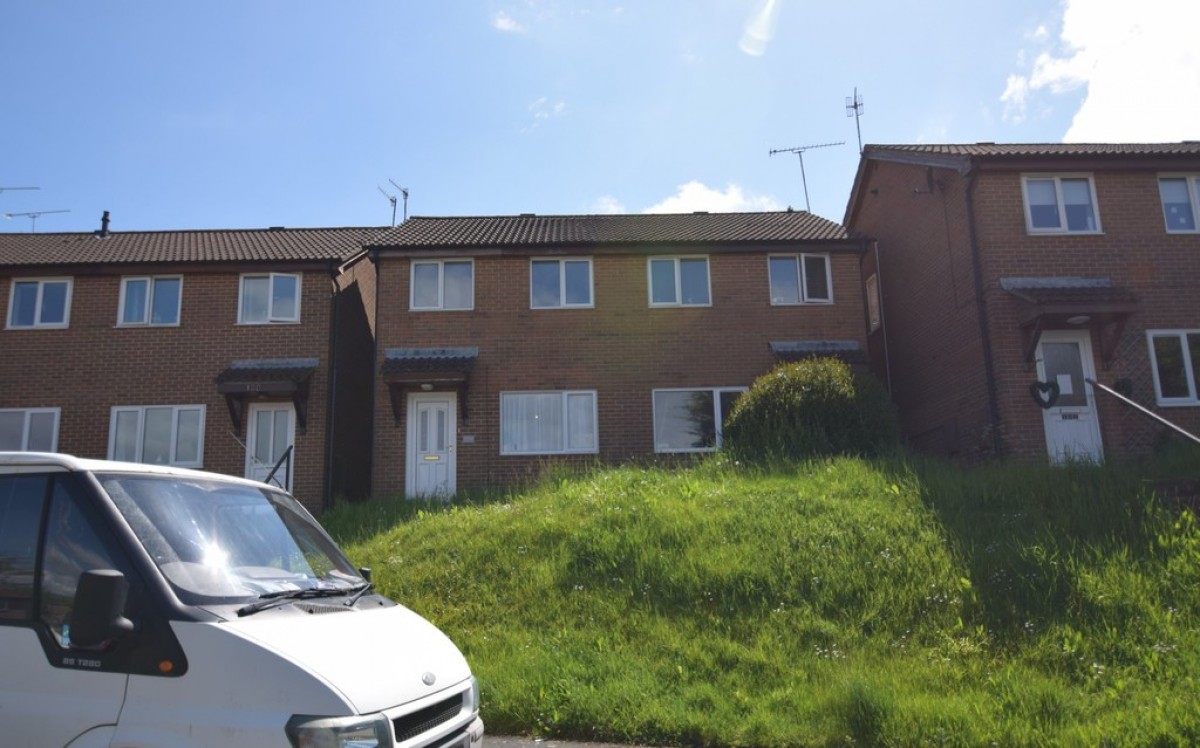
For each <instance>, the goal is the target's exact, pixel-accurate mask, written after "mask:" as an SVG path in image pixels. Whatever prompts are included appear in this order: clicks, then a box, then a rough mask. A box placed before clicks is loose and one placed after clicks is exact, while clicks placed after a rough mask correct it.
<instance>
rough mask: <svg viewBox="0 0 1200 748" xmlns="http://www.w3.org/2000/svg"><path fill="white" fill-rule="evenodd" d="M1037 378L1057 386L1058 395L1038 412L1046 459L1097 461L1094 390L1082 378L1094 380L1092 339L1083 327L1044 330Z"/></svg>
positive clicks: (1100, 447) (1100, 456)
mask: <svg viewBox="0 0 1200 748" xmlns="http://www.w3.org/2000/svg"><path fill="white" fill-rule="evenodd" d="M1037 371H1038V379H1039V380H1040V381H1042V382H1045V383H1047V384H1055V385H1057V386H1058V397H1057V399H1055V400H1054V402H1053V403H1052V404H1051V405H1050V407H1049V408H1046V409H1045V410H1044V411H1043V412H1042V422H1043V424H1044V425H1045V429H1046V450H1047V452H1049V455H1050V462H1051V463H1054V464H1062V463H1064V462H1068V461H1072V460H1086V461H1088V462H1100V461H1101V460H1103V459H1104V447H1103V445H1102V443H1101V441H1100V419H1099V418H1098V415H1097V412H1096V393H1095V390H1094V389H1092V386H1091V385H1089V384H1087V383H1086V382H1085V381H1083V380H1084V379H1085V378H1087V379H1092V380H1095V378H1096V366H1095V363H1094V362H1093V360H1092V341H1091V336H1090V334H1089V332H1088V331H1087V330H1047V331H1046V332H1043V333H1042V338H1041V340H1040V341H1039V342H1038V348H1037Z"/></svg>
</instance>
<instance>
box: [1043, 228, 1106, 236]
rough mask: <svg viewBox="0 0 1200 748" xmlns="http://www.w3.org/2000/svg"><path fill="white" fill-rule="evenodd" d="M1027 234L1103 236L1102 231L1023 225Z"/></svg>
mask: <svg viewBox="0 0 1200 748" xmlns="http://www.w3.org/2000/svg"><path fill="white" fill-rule="evenodd" d="M1025 234H1026V235H1027V236H1104V232H1103V231H1066V230H1062V229H1032V228H1029V227H1028V226H1026V227H1025Z"/></svg>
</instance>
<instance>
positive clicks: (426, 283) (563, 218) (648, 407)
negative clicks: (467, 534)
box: [368, 211, 866, 496]
mask: <svg viewBox="0 0 1200 748" xmlns="http://www.w3.org/2000/svg"><path fill="white" fill-rule="evenodd" d="M864 246H865V245H864V243H863V242H860V241H857V240H854V239H851V238H850V237H849V236H848V234H847V232H846V230H845V229H844V228H843V227H842V226H839V225H838V224H836V223H834V222H832V221H828V220H825V219H823V218H819V217H817V216H814V215H811V214H809V213H805V212H792V211H786V212H773V213H725V214H709V213H693V214H683V215H603V216H596V215H591V216H568V215H557V216H556V215H549V216H537V215H518V216H499V217H449V218H421V217H415V218H410V219H409V220H408V221H406V222H405V223H404V224H402V225H400V226H398V227H396V228H395V229H393V230H392V231H389V232H387V233H385V234H382V235H380V236H379V237H377V238H376V239H375V240H374V241H373V242H371V244H370V246H369V247H368V251H369V253H370V255H371V257H372V260H373V261H374V264H375V268H376V272H377V280H378V289H379V293H378V296H377V299H378V304H379V306H378V310H377V313H376V315H375V319H376V328H375V329H376V333H377V334H376V349H375V356H376V367H375V377H376V379H375V386H376V391H375V398H374V403H375V405H374V419H375V427H374V459H373V476H372V485H373V491H374V493H375V495H377V496H386V495H400V494H407V495H410V496H411V495H425V494H438V493H453V492H454V491H455V490H457V489H460V488H471V487H485V486H496V485H504V484H508V483H512V482H514V481H518V480H521V479H524V478H526V477H528V476H532V475H535V474H537V473H538V471H540V470H542V469H543V468H544V467H545V466H546V465H547V464H549V463H559V462H567V463H571V464H586V463H593V462H616V461H624V460H630V459H676V458H678V457H679V456H680V455H690V454H696V453H704V452H710V451H712V450H714V449H716V448H717V447H718V446H719V445H720V443H721V424H722V422H723V420H724V417H725V416H726V415H727V414H728V412H729V409H730V407H732V404H733V402H734V400H735V399H736V398H737V396H738V395H739V394H740V393H741V392H744V391H745V390H746V389H747V388H748V387H749V386H750V385H751V384H752V383H753V381H754V380H755V378H757V377H758V376H760V375H762V374H765V373H766V372H767V371H769V370H770V369H771V368H772V366H774V365H775V364H776V363H778V362H780V361H786V360H792V359H795V358H798V357H803V356H807V355H814V354H833V355H841V356H843V357H846V358H848V359H850V360H851V361H857V362H865V360H866V326H865V312H864V302H863V293H862V284H861V282H860V279H859V268H860V260H861V256H862V252H863V249H864Z"/></svg>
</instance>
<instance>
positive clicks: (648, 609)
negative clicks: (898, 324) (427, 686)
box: [323, 452, 1200, 746]
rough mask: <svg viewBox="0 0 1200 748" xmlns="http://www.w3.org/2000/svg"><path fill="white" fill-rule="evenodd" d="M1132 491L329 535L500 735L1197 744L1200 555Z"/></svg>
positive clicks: (1117, 478)
mask: <svg viewBox="0 0 1200 748" xmlns="http://www.w3.org/2000/svg"><path fill="white" fill-rule="evenodd" d="M1195 458H1196V453H1194V452H1192V453H1190V454H1189V456H1188V458H1187V459H1188V460H1195ZM1198 464H1200V462H1192V465H1198ZM1145 474H1146V472H1145V471H1144V470H1142V469H1141V468H1138V469H1132V468H1131V467H1130V466H1128V465H1126V466H1119V465H1111V466H1107V467H1090V466H1079V467H1069V468H1058V469H1051V468H1044V469H1039V468H1029V467H1023V468H1005V467H994V468H988V469H984V470H980V471H975V472H962V471H959V470H958V469H954V468H948V467H945V466H938V465H930V464H925V463H915V462H911V461H899V460H896V461H887V460H879V461H864V460H858V459H831V460H828V461H818V462H809V463H805V464H802V465H799V466H797V467H791V468H784V469H748V468H745V467H739V466H736V465H734V464H731V463H729V462H728V461H724V460H722V459H719V458H718V459H713V460H710V461H707V462H703V463H699V464H697V465H695V466H693V467H690V468H686V469H666V468H663V469H657V468H632V467H630V468H619V469H603V470H597V471H595V472H592V473H589V474H587V475H582V476H577V477H561V478H552V479H546V480H545V481H543V482H542V483H541V484H540V485H538V486H536V487H533V488H531V489H529V490H527V491H523V492H517V493H512V494H510V495H506V496H503V497H491V498H488V499H476V500H474V501H467V502H456V503H454V504H451V505H449V506H442V505H434V506H431V505H417V504H414V503H412V502H407V503H406V502H404V501H402V500H397V501H394V502H370V503H365V504H359V505H343V506H339V507H337V508H335V509H334V510H333V511H331V512H329V513H327V514H326V516H325V517H324V518H323V521H324V522H325V524H326V526H327V527H329V528H330V530H331V532H332V533H333V534H334V535H335V537H336V538H337V539H338V540H339V541H340V542H342V543H343V546H344V547H346V548H347V550H348V552H349V554H350V556H351V558H352V559H353V560H354V561H355V562H356V563H358V564H360V565H363V566H369V567H372V568H373V569H374V574H375V581H376V583H377V584H378V586H379V587H380V589H381V590H382V591H383V592H384V593H385V594H387V595H388V596H390V597H392V598H393V599H396V600H398V601H400V602H402V603H403V604H405V605H407V606H409V607H411V608H413V609H414V610H416V611H417V612H419V613H421V614H422V615H424V616H426V617H428V618H429V619H430V620H432V621H433V622H434V623H435V624H437V625H438V626H439V627H441V628H442V629H443V630H444V631H445V632H446V633H447V634H449V635H450V636H451V638H453V639H454V640H455V642H457V643H458V644H459V646H460V647H461V648H462V649H463V651H464V652H465V654H466V656H467V658H468V660H469V661H470V662H471V665H472V667H473V669H474V670H475V672H476V674H477V675H478V677H479V679H480V681H481V684H482V687H483V697H484V707H483V711H484V718H485V721H486V723H487V725H488V730H489V732H492V733H496V734H505V733H510V734H514V733H523V734H533V735H540V736H556V737H562V738H567V737H572V738H582V739H602V740H608V741H618V742H638V743H648V744H662V745H668V744H669V745H698V746H701V745H702V746H801V745H814V746H841V745H878V746H892V745H895V746H909V745H952V746H960V745H961V746H986V745H1003V746H1012V745H1080V746H1098V745H1191V744H1196V743H1200V691H1198V685H1200V684H1198V683H1197V679H1198V678H1200V529H1198V528H1197V524H1196V520H1195V518H1194V516H1193V515H1192V514H1191V513H1190V512H1188V511H1183V512H1181V511H1179V510H1177V509H1176V508H1173V507H1171V508H1168V507H1166V506H1164V504H1163V502H1162V501H1160V500H1159V499H1158V498H1156V497H1155V496H1154V495H1153V492H1152V491H1151V489H1150V487H1149V484H1148V483H1145V482H1143V480H1142V479H1141V476H1144V475H1145ZM379 646H396V647H403V646H405V643H404V642H403V641H395V642H379Z"/></svg>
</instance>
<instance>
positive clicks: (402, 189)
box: [378, 179, 408, 226]
mask: <svg viewBox="0 0 1200 748" xmlns="http://www.w3.org/2000/svg"><path fill="white" fill-rule="evenodd" d="M388 181H389V182H391V183H392V186H393V187H395V188H396V189H398V190H400V195H401V196H402V197H403V198H404V220H405V221H407V220H408V188H407V187H401V186H400V185H398V184H396V182H395V180H392V179H389V180H388ZM378 189H379V191H380V192H381V193H383V196H384V197H386V198H387V199H388V202H390V203H391V204H392V225H393V226H395V225H396V196H395V195H393V194H391V193H389V192H388V191H387V190H385V189H383V188H382V187H378Z"/></svg>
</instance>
